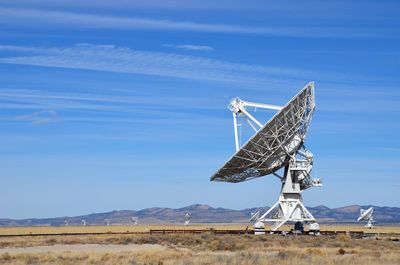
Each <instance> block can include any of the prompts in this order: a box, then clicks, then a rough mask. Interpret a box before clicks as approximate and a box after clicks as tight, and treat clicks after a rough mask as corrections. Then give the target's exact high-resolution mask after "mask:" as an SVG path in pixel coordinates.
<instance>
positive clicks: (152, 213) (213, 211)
mask: <svg viewBox="0 0 400 265" xmlns="http://www.w3.org/2000/svg"><path fill="white" fill-rule="evenodd" d="M369 207H371V205H364V206H359V205H350V206H346V207H340V208H328V207H326V206H316V207H308V209H309V211H310V212H311V213H312V214H313V215H314V217H315V218H316V219H318V222H319V223H322V224H323V223H355V222H357V218H358V217H359V215H360V209H361V208H362V209H367V208H369ZM373 207H374V215H373V216H374V219H375V221H376V224H400V208H399V207H379V206H373ZM267 209H268V207H259V208H248V209H243V210H232V209H225V208H213V207H211V206H209V205H204V204H194V205H190V206H187V207H183V208H178V209H172V208H160V207H154V208H147V209H143V210H138V211H135V210H119V211H112V212H106V213H93V214H88V215H81V216H74V217H66V216H63V217H55V218H30V219H19V220H16V219H5V218H3V219H1V218H0V226H48V225H52V226H61V225H64V224H65V221H66V220H67V221H68V224H69V225H81V224H82V220H83V219H84V220H86V222H87V224H88V225H103V224H104V223H105V219H107V220H109V221H110V223H111V224H112V225H118V224H121V225H123V224H132V217H137V218H138V220H139V223H140V224H166V223H170V224H177V223H183V222H184V216H185V214H186V213H190V215H191V216H192V220H191V222H192V223H248V220H249V218H250V214H251V213H252V212H256V211H257V210H261V211H265V210H267Z"/></svg>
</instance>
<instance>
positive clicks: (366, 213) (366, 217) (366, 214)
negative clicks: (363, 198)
mask: <svg viewBox="0 0 400 265" xmlns="http://www.w3.org/2000/svg"><path fill="white" fill-rule="evenodd" d="M373 213H374V207H370V208H368V209H367V210H364V209H360V217H358V219H357V221H358V222H360V221H367V224H366V225H365V227H368V228H372V227H373V223H374V217H373V216H372V214H373Z"/></svg>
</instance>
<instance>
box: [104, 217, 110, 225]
mask: <svg viewBox="0 0 400 265" xmlns="http://www.w3.org/2000/svg"><path fill="white" fill-rule="evenodd" d="M104 224H105V225H106V226H109V225H110V220H109V219H107V218H106V219H104Z"/></svg>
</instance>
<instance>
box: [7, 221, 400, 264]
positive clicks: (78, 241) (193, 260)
mask: <svg viewBox="0 0 400 265" xmlns="http://www.w3.org/2000/svg"><path fill="white" fill-rule="evenodd" d="M211 227H212V228H215V229H229V228H231V229H241V228H243V229H244V228H245V226H243V225H239V226H232V225H212V226H211ZM172 228H179V229H182V228H185V229H208V228H210V226H209V225H198V226H196V225H194V226H188V227H184V226H135V227H133V226H130V227H128V226H115V227H114V226H99V227H95V226H93V227H90V226H89V227H29V228H1V229H0V230H1V234H3V235H4V234H9V233H10V232H13V233H17V232H18V233H20V234H24V233H25V234H26V233H31V232H32V233H33V232H41V233H47V234H51V233H55V234H57V233H60V231H61V232H62V233H65V232H70V233H73V232H74V233H76V232H81V233H86V232H88V231H92V232H104V231H105V232H107V231H113V232H123V231H144V230H145V229H172ZM329 228H330V229H334V230H336V231H340V230H341V229H344V230H346V229H347V228H346V227H337V226H332V227H329ZM339 228H341V229H339ZM349 228H350V230H355V229H353V228H354V227H349ZM35 229H37V230H35ZM380 229H384V230H385V231H386V230H387V231H391V232H393V231H397V232H398V228H396V227H391V228H390V227H389V228H387V227H382V228H380ZM398 240H399V236H397V237H396V236H374V237H369V238H365V239H354V238H350V237H348V236H346V235H344V234H342V235H338V236H319V237H314V236H293V235H290V236H281V235H265V236H255V235H214V234H212V233H203V234H196V235H192V234H169V235H162V234H157V235H149V234H122V235H118V234H103V235H63V236H59V235H49V236H17V237H0V264H14V265H20V264H21V265H22V264H24V265H25V264H26V265H28V264H44V265H47V264H68V265H69V264H71V265H72V264H74V265H75V264H77V265H87V264H123V265H124V264H131V265H132V264H245V265H246V264H252V265H253V264H271V265H272V264H274V265H276V264H287V265H288V264H296V265H303V264H328V265H329V264H341V265H346V264H351V265H359V264H360V265H361V264H362V265H373V264H393V265H394V264H396V265H398V264H400V242H399V241H398Z"/></svg>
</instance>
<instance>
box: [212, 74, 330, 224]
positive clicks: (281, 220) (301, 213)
mask: <svg viewBox="0 0 400 265" xmlns="http://www.w3.org/2000/svg"><path fill="white" fill-rule="evenodd" d="M246 107H255V108H265V109H273V110H279V112H278V113H276V114H275V115H274V116H273V117H272V118H271V119H270V120H269V122H267V123H266V124H265V125H264V126H263V125H262V124H261V123H260V122H259V121H258V120H257V119H256V118H254V117H253V116H252V115H251V114H250V113H249V112H248V111H247V110H246ZM228 108H229V109H230V110H231V111H232V114H233V124H234V133H235V147H236V153H235V154H234V155H233V156H232V157H231V159H229V160H228V162H226V163H225V165H224V166H223V167H222V168H221V169H219V170H218V171H217V173H215V174H214V175H213V176H212V177H211V180H212V181H224V182H233V183H237V182H242V181H246V180H250V179H253V178H257V177H262V176H265V175H269V174H272V175H274V176H276V177H278V178H279V179H280V180H281V182H282V189H281V194H280V196H279V200H278V202H277V203H276V204H275V205H274V206H272V207H271V208H270V209H269V210H268V211H267V212H266V213H264V214H262V215H261V216H259V213H258V216H257V217H256V216H255V215H254V216H253V217H252V221H256V222H257V223H258V224H260V223H267V222H272V223H274V225H273V228H272V231H276V230H277V229H279V227H281V226H282V225H283V224H285V223H286V222H315V218H314V217H313V216H312V214H311V213H310V212H309V211H308V210H307V209H306V208H305V207H304V205H303V202H302V197H301V192H302V191H303V190H305V189H307V188H310V187H314V186H322V183H321V181H320V180H319V179H312V178H311V174H310V173H311V170H312V166H313V155H312V153H311V152H310V151H308V150H307V149H306V148H305V146H304V141H305V138H306V135H307V131H308V128H309V125H310V123H311V119H312V115H313V112H314V109H315V101H314V83H313V82H311V83H309V84H307V86H305V87H304V88H303V89H302V90H301V91H300V92H299V93H298V94H297V95H296V96H295V97H293V98H292V100H290V101H289V103H287V104H286V105H285V106H284V107H280V106H275V105H268V104H259V103H253V102H247V101H243V100H241V99H239V98H234V99H233V100H231V102H230V104H229V106H228ZM238 115H241V116H242V117H244V118H245V120H246V121H247V122H248V123H249V124H250V126H251V127H252V128H253V129H254V130H255V131H256V134H255V135H254V136H253V137H252V138H250V139H249V140H248V141H247V143H245V144H244V145H243V146H242V147H241V148H240V146H239V141H238V131H237V128H238V124H237V116H238ZM257 126H258V128H257ZM281 168H284V174H283V176H280V175H278V173H277V171H278V170H279V169H281Z"/></svg>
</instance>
